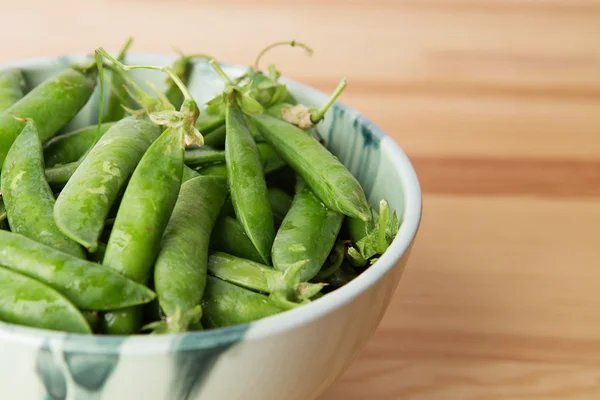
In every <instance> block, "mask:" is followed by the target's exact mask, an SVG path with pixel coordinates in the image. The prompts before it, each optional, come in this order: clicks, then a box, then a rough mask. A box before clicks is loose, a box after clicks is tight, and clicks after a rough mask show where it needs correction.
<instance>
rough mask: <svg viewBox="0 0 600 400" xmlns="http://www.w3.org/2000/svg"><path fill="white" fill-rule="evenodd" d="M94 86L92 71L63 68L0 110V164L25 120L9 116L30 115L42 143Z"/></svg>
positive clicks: (52, 134) (85, 97) (81, 104)
mask: <svg viewBox="0 0 600 400" xmlns="http://www.w3.org/2000/svg"><path fill="white" fill-rule="evenodd" d="M95 86H96V72H95V71H90V72H89V73H83V72H80V71H78V70H75V69H73V68H67V69H65V70H64V71H62V72H59V73H58V74H56V75H55V76H53V77H51V78H49V79H47V80H46V81H44V82H42V83H41V84H40V85H38V86H36V87H35V88H34V89H32V90H31V91H30V92H29V93H27V94H26V95H25V97H23V98H22V99H20V100H19V101H18V102H16V103H15V104H13V105H12V106H11V107H9V108H8V109H6V110H5V111H4V112H2V113H1V114H0V132H2V135H0V164H2V163H4V158H5V157H6V154H7V153H8V150H9V149H10V146H11V145H12V143H13V141H14V140H15V139H16V138H17V136H18V135H19V133H21V130H23V127H24V126H25V124H24V123H23V122H21V121H17V120H15V119H14V118H13V116H14V115H16V116H17V117H19V118H32V119H33V120H34V121H36V122H38V123H39V124H40V125H39V127H38V131H39V132H38V133H39V137H40V141H41V142H42V143H45V142H46V141H48V140H49V139H50V138H52V137H53V136H54V135H55V134H56V133H57V132H58V131H59V130H60V129H61V128H62V127H64V126H65V125H66V124H67V123H69V122H70V121H71V120H72V119H73V118H74V117H75V115H77V113H78V112H79V111H80V110H81V109H82V108H83V106H84V105H85V104H86V103H87V102H88V100H89V99H90V96H91V95H92V92H93V91H94V88H95Z"/></svg>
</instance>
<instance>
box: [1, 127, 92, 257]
mask: <svg viewBox="0 0 600 400" xmlns="http://www.w3.org/2000/svg"><path fill="white" fill-rule="evenodd" d="M1 182H2V197H3V200H4V204H5V206H6V210H7V216H8V223H9V225H10V228H11V231H13V232H15V233H20V234H22V235H24V236H27V237H29V238H31V239H33V240H36V241H38V242H40V243H43V244H45V245H48V246H50V247H53V248H55V249H57V250H60V251H64V252H65V253H69V254H71V255H74V256H76V257H79V258H84V257H85V254H84V252H83V249H82V248H81V246H79V244H77V243H76V242H75V241H73V240H71V239H69V238H68V237H67V236H65V235H64V234H63V233H62V232H61V231H60V229H58V227H57V226H56V222H55V221H54V215H53V210H54V194H53V193H52V190H50V186H48V182H46V177H45V175H44V158H43V153H42V144H41V142H40V140H39V138H38V134H37V127H36V124H35V123H34V122H33V121H32V120H29V121H28V122H27V125H25V128H24V129H23V131H22V132H21V134H20V135H19V136H18V137H17V139H16V140H15V142H14V143H13V145H12V146H11V148H10V150H9V152H8V154H7V156H6V159H5V161H4V166H3V168H2V177H1Z"/></svg>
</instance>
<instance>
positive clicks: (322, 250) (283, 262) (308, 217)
mask: <svg viewBox="0 0 600 400" xmlns="http://www.w3.org/2000/svg"><path fill="white" fill-rule="evenodd" d="M343 221H344V215H343V214H341V213H339V212H336V211H332V210H329V209H328V208H327V207H326V206H324V205H323V203H321V201H320V200H319V198H317V196H315V194H314V193H313V192H312V190H311V189H310V188H309V187H308V185H306V184H305V183H304V181H303V180H301V179H299V180H298V182H297V184H296V195H295V196H294V200H293V202H292V206H291V208H290V210H289V211H288V213H287V215H286V216H285V218H284V220H283V222H282V224H281V227H280V228H279V230H278V231H277V236H275V241H274V242H273V249H272V257H273V265H274V266H275V269H278V270H280V271H285V270H286V269H288V268H290V267H292V266H294V265H297V264H298V263H304V266H303V269H302V274H301V278H300V279H301V280H303V281H308V280H310V279H312V278H313V277H314V276H315V275H316V274H317V273H318V272H319V271H320V269H321V267H322V266H323V264H324V263H325V260H326V259H327V256H329V253H330V252H331V249H332V248H333V246H334V244H335V239H336V238H337V236H338V234H339V232H340V229H341V227H342V222H343Z"/></svg>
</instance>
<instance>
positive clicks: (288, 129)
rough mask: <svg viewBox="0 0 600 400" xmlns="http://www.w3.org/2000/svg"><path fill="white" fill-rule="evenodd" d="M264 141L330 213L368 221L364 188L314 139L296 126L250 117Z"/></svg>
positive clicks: (368, 215) (262, 116)
mask: <svg viewBox="0 0 600 400" xmlns="http://www.w3.org/2000/svg"><path fill="white" fill-rule="evenodd" d="M250 118H251V119H252V120H253V121H255V122H256V124H257V125H258V126H259V129H260V132H261V134H262V136H263V137H264V138H265V140H266V141H267V142H268V143H270V144H271V145H272V146H273V148H274V149H275V151H277V154H279V156H280V157H281V158H283V159H284V160H285V162H286V163H287V164H288V165H290V166H291V167H292V168H293V169H294V171H295V172H296V173H297V174H298V175H299V176H301V177H302V178H303V179H304V180H305V181H306V183H307V184H308V186H310V188H311V189H312V190H313V191H314V192H315V194H316V195H317V196H318V197H319V198H320V199H321V200H322V201H323V203H325V204H326V205H327V206H328V207H329V208H330V209H331V210H334V211H338V212H340V213H342V214H345V215H348V216H350V217H355V218H359V219H362V220H363V221H368V220H369V219H370V212H369V204H368V203H367V199H366V197H365V193H364V190H363V188H362V187H361V186H360V183H358V181H357V180H356V178H355V177H354V176H353V175H352V174H351V173H350V171H348V170H347V169H346V167H345V166H344V165H343V164H342V163H341V162H340V161H339V160H338V159H337V157H335V156H334V155H333V154H331V153H330V152H329V151H328V150H327V149H326V148H325V147H323V146H322V145H321V144H320V143H319V142H318V141H317V140H316V139H315V138H313V137H312V136H310V135H307V134H306V132H305V131H303V130H302V129H300V128H298V127H297V126H295V125H292V124H289V123H287V122H285V121H282V120H280V119H277V118H274V117H271V116H269V115H264V114H251V115H250Z"/></svg>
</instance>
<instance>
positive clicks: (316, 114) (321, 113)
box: [310, 78, 348, 124]
mask: <svg viewBox="0 0 600 400" xmlns="http://www.w3.org/2000/svg"><path fill="white" fill-rule="evenodd" d="M347 85H348V82H347V81H346V78H342V80H341V81H340V83H339V84H338V86H337V88H335V90H334V91H333V94H332V95H331V97H329V100H327V103H325V105H324V106H323V107H321V108H319V109H316V110H312V111H311V112H310V120H311V122H312V123H313V124H317V123H318V122H319V121H321V120H322V119H323V117H325V113H326V112H327V111H328V110H329V108H331V106H332V105H333V103H335V101H336V100H337V99H338V97H340V95H341V94H342V92H343V91H344V89H346V86H347Z"/></svg>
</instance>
